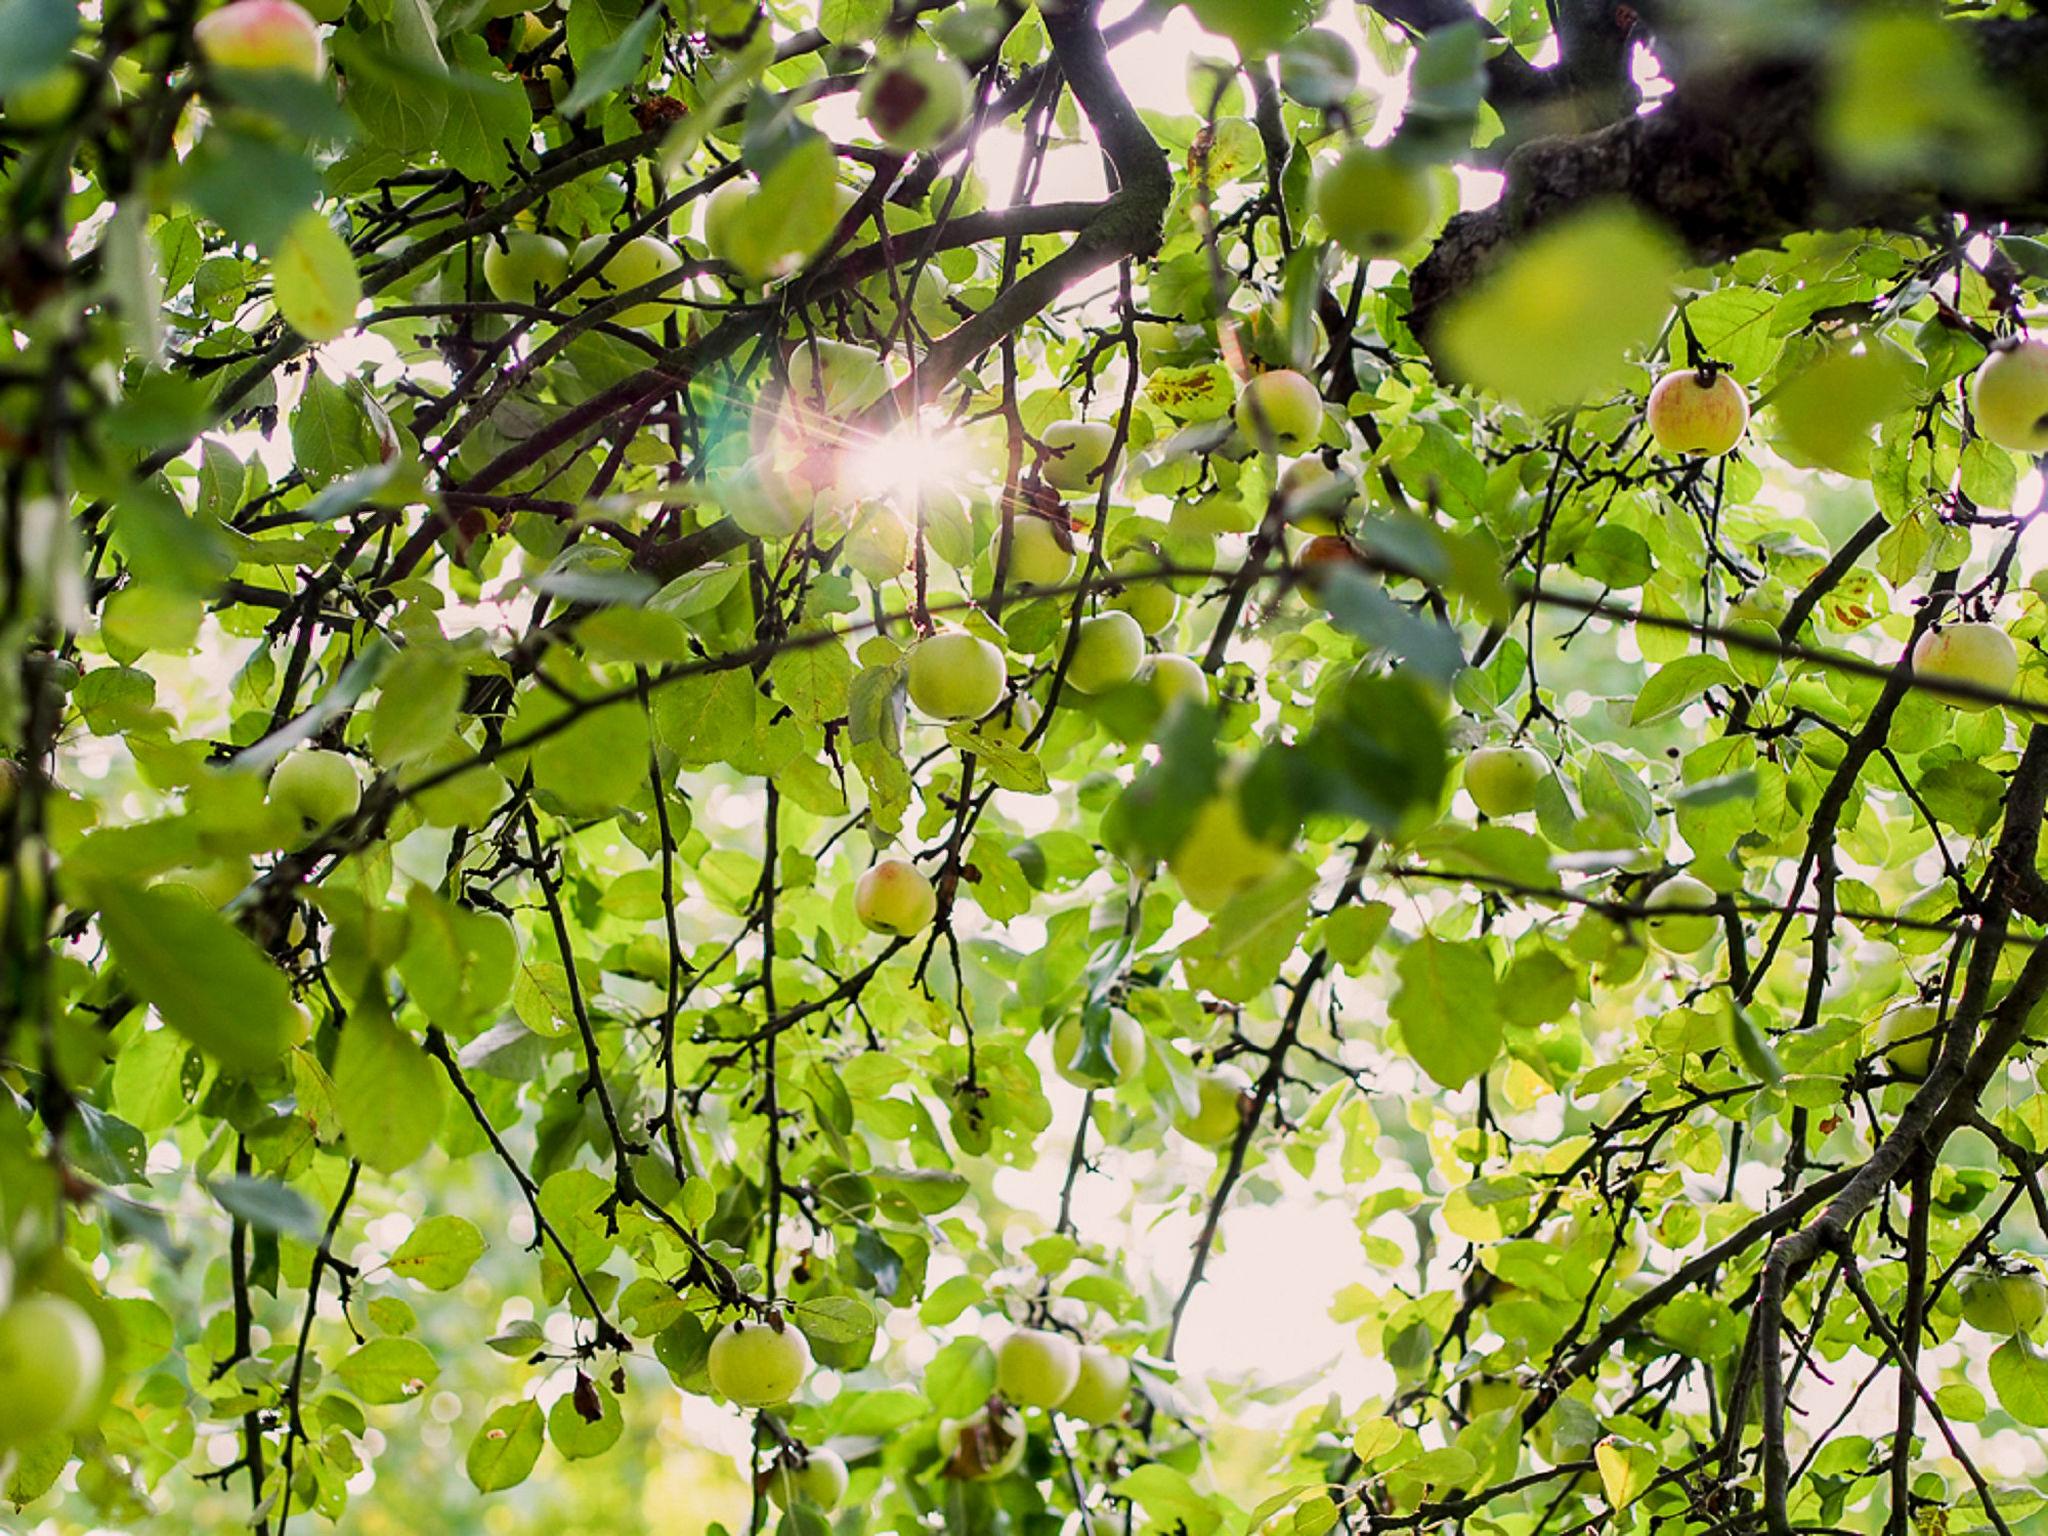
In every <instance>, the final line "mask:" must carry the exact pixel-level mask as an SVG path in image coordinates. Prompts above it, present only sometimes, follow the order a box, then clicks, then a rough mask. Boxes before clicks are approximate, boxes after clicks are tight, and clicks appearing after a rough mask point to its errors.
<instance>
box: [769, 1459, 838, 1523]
mask: <svg viewBox="0 0 2048 1536" xmlns="http://www.w3.org/2000/svg"><path fill="white" fill-rule="evenodd" d="M786 1454H787V1453H785V1455H786ZM848 1480H849V1479H848V1474H847V1470H846V1458H845V1457H843V1456H841V1455H840V1454H839V1453H838V1452H837V1451H834V1450H828V1449H827V1448H826V1447H824V1446H822V1445H814V1446H812V1447H811V1448H810V1449H809V1450H808V1451H806V1452H805V1453H804V1460H803V1463H802V1465H800V1466H792V1465H790V1463H789V1462H788V1461H787V1460H784V1461H778V1462H777V1463H776V1464H775V1470H774V1471H773V1472H772V1473H770V1474H769V1477H768V1497H769V1498H770V1499H772V1500H774V1501H775V1507H776V1508H777V1509H788V1508H789V1506H790V1505H792V1504H794V1503H795V1502H796V1501H797V1500H798V1499H802V1500H804V1501H805V1502H806V1503H810V1504H815V1505H816V1506H817V1507H818V1508H819V1509H837V1508H838V1507H839V1501H840V1500H841V1499H843V1498H845V1497H846V1484H847V1482H848Z"/></svg>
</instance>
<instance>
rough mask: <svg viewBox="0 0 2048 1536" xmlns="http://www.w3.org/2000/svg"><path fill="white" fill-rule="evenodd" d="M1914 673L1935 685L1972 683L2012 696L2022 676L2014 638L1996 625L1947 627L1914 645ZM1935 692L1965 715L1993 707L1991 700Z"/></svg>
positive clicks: (1933, 632) (1930, 632)
mask: <svg viewBox="0 0 2048 1536" xmlns="http://www.w3.org/2000/svg"><path fill="white" fill-rule="evenodd" d="M1913 670H1914V671H1915V672H1916V673H1918V674H1919V675H1920V676H1922V677H1924V678H1927V679H1928V680H1930V681H1931V682H1934V683H1936V684H1939V683H1942V682H1956V683H1969V684H1972V685H1974V686H1975V687H1978V688H1988V689H1990V690H1991V691H1992V692H1994V693H2010V692H2011V691H2012V685H2013V683H2014V682H2016V681H2017V680H2018V678H2019V675H2020V658H2019V652H2017V651H2016V650H2014V649H2013V644H2012V639H2011V637H2010V636H2009V635H2007V634H2006V632H2005V631H2004V630H2002V629H2000V628H1999V627H1998V626H1997V625H1996V624H1945V625H1943V626H1942V627H1941V628H1940V629H1930V630H1929V631H1927V633H1926V634H1924V635H1922V636H1921V637H1920V638H1919V639H1918V640H1916V641H1915V642H1914V643H1913ZM1934 691H1935V692H1936V693H1941V695H1942V698H1943V699H1944V700H1945V701H1946V702H1948V703H1949V704H1951V705H1953V706H1954V707H1955V708H1957V709H1959V710H1962V711H1963V712H1964V713H1965V714H1973V715H1974V714H1976V713H1977V712H1978V711H1980V710H1985V709H1989V708H1991V701H1990V700H1989V699H1973V698H1970V697H1969V696H1968V695H1965V694H1949V693H1943V692H1942V690H1941V689H1940V688H1939V687H1938V686H1937V687H1936V688H1935V689H1934Z"/></svg>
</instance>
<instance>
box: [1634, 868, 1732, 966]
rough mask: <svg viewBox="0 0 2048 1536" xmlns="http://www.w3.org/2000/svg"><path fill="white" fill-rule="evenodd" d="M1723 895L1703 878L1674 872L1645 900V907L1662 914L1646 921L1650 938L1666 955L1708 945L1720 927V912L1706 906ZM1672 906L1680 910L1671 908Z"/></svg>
mask: <svg viewBox="0 0 2048 1536" xmlns="http://www.w3.org/2000/svg"><path fill="white" fill-rule="evenodd" d="M1720 899H1721V898H1720V896H1719V895H1718V894H1716V893H1715V891H1714V890H1713V888H1712V887H1710V886H1709V885H1707V884H1706V883H1705V882H1704V881H1700V880H1695V879H1694V878H1693V877H1692V876H1691V875H1673V876H1672V877H1671V878H1670V879H1669V880H1666V881H1665V882H1664V883H1663V884H1662V885H1660V886H1658V887H1657V889H1655V890H1654V891H1652V892H1650V894H1649V896H1648V897H1646V898H1645V899H1644V901H1643V905H1644V906H1645V907H1646V908H1648V909H1649V910H1650V911H1652V912H1655V913H1658V914H1659V915H1658V916H1656V917H1652V918H1650V919H1649V920H1648V922H1647V923H1646V924H1645V925H1644V926H1645V927H1646V928H1647V930H1648V931H1649V935H1650V942H1651V943H1652V944H1654V945H1656V946H1657V947H1658V948H1659V949H1661V950H1663V951H1664V953H1665V954H1667V955H1690V954H1692V953H1694V952H1695V951H1697V950H1700V949H1703V948H1705V947H1706V945H1707V944H1708V943H1710V942H1711V941H1712V939H1713V937H1714V935H1715V934H1717V933H1719V932H1720V931H1721V919H1720V916H1719V914H1717V913H1714V912H1709V911H1707V910H1705V909H1706V908H1708V907H1711V906H1713V905H1714V903H1715V902H1717V901H1719V900H1720ZM1673 908H1676V909H1678V910H1675V911H1674V910H1670V909H1673ZM1687 908H1691V909H1693V910H1685V909H1687Z"/></svg>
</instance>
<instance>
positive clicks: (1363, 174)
mask: <svg viewBox="0 0 2048 1536" xmlns="http://www.w3.org/2000/svg"><path fill="white" fill-rule="evenodd" d="M1314 203H1315V212H1316V217H1317V218H1319V219H1321V220H1322V221H1323V228H1325V229H1327V230H1328V231H1329V232H1330V238H1331V239H1332V240H1335V241H1336V242H1337V243H1338V244H1339V245H1341V246H1343V247H1344V249H1345V250H1347V251H1349V252H1350V253H1351V254H1352V255H1354V256H1363V257H1366V258H1367V259H1373V258H1379V257H1387V256H1392V255H1395V254H1396V253H1397V252H1400V251H1403V250H1406V249H1407V248H1408V247H1409V246H1411V245H1413V244H1414V243H1415V242H1416V241H1417V240H1420V239H1421V238H1422V236H1423V235H1424V234H1425V233H1427V232H1428V230H1429V226H1430V225H1431V224H1432V223H1434V222H1435V220H1436V192H1435V190H1434V189H1433V188H1432V187H1431V186H1430V182H1429V175H1428V173H1427V172H1426V171H1424V170H1423V169H1422V168H1421V167H1419V166H1412V165H1407V164H1404V163H1403V162H1402V161H1400V160H1398V159H1396V158H1395V157H1394V155H1393V154H1392V153H1391V152H1390V151H1388V150H1384V149H1372V148H1368V147H1367V146H1366V145H1363V144H1356V145H1353V146H1352V147H1351V148H1349V149H1347V150H1345V151H1344V153H1343V154H1341V155H1339V156H1338V157H1337V158H1336V159H1335V160H1333V161H1331V162H1330V163H1329V164H1328V165H1326V166H1324V167H1323V170H1322V172H1321V174H1320V175H1318V176H1317V177H1316V187H1315V197H1314Z"/></svg>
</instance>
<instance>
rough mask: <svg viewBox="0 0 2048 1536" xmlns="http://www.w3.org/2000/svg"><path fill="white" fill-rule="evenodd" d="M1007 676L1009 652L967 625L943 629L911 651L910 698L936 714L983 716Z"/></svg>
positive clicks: (937, 716)
mask: <svg viewBox="0 0 2048 1536" xmlns="http://www.w3.org/2000/svg"><path fill="white" fill-rule="evenodd" d="M1007 680H1008V679H1007V673H1006V670H1005V667H1004V664H1003V653H1002V652H1001V651H999V650H997V649H996V647H995V646H993V645H991V644H990V643H989V642H988V641H986V640H984V639H982V638H981V637H980V636H979V635H970V634H968V633H967V632H966V631H965V630H958V629H954V630H942V631H940V632H939V633H938V634H935V635H931V636H928V637H927V638H925V639H923V640H920V641H918V643H917V646H916V648H915V649H914V650H912V651H911V653H910V671H909V687H910V702H911V703H912V704H915V705H916V706H917V708H918V711H919V712H920V713H921V714H924V715H926V716H928V717H930V718H931V719H933V720H979V719H980V718H981V717H982V716H983V715H985V714H987V713H988V712H989V711H990V710H992V709H994V708H995V707H996V705H997V703H999V702H1000V701H1001V699H1002V697H1003V687H1004V685H1005V683H1006V682H1007Z"/></svg>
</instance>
